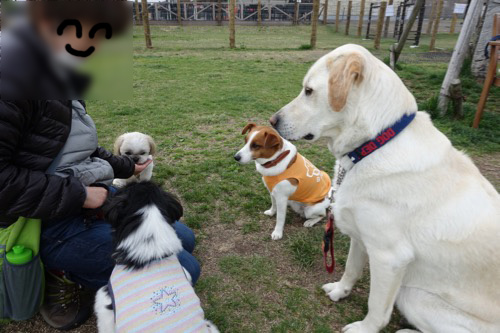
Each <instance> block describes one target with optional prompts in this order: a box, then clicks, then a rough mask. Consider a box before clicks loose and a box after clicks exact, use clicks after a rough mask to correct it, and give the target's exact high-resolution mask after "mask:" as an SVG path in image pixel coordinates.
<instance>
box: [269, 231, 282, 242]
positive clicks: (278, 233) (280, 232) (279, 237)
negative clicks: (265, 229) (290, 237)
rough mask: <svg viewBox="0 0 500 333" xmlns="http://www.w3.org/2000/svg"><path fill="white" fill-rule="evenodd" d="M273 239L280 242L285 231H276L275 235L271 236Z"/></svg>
mask: <svg viewBox="0 0 500 333" xmlns="http://www.w3.org/2000/svg"><path fill="white" fill-rule="evenodd" d="M271 238H272V239H273V240H278V239H281V238H283V230H274V231H273V233H272V234H271Z"/></svg>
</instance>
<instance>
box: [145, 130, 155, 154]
mask: <svg viewBox="0 0 500 333" xmlns="http://www.w3.org/2000/svg"><path fill="white" fill-rule="evenodd" d="M146 138H147V139H148V143H149V155H154V154H156V143H155V140H153V138H152V137H150V136H149V135H146Z"/></svg>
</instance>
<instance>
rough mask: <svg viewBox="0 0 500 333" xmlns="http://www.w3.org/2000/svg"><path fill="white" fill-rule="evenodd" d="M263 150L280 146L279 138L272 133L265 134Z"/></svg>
mask: <svg viewBox="0 0 500 333" xmlns="http://www.w3.org/2000/svg"><path fill="white" fill-rule="evenodd" d="M264 135H265V139H264V148H271V147H274V146H276V145H279V144H281V140H280V138H279V137H278V136H277V135H276V134H275V133H273V132H265V133H264Z"/></svg>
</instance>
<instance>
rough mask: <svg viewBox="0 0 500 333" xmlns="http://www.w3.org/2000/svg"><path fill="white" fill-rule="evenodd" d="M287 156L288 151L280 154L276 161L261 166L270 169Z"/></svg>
mask: <svg viewBox="0 0 500 333" xmlns="http://www.w3.org/2000/svg"><path fill="white" fill-rule="evenodd" d="M288 154H290V151H289V150H286V151H284V152H282V153H281V154H280V155H279V156H278V157H277V158H276V159H274V160H272V161H269V162H267V163H264V164H262V166H263V167H264V168H266V169H268V168H272V167H273V166H275V165H276V164H278V163H279V162H281V161H283V160H284V159H285V157H287V156H288Z"/></svg>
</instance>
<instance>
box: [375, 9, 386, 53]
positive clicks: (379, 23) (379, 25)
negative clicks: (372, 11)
mask: <svg viewBox="0 0 500 333" xmlns="http://www.w3.org/2000/svg"><path fill="white" fill-rule="evenodd" d="M386 8H387V2H386V1H382V2H381V3H380V9H379V11H378V20H377V32H376V34H375V43H374V48H375V49H376V50H378V49H379V48H380V39H381V38H382V28H383V27H384V20H385V10H386Z"/></svg>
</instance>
